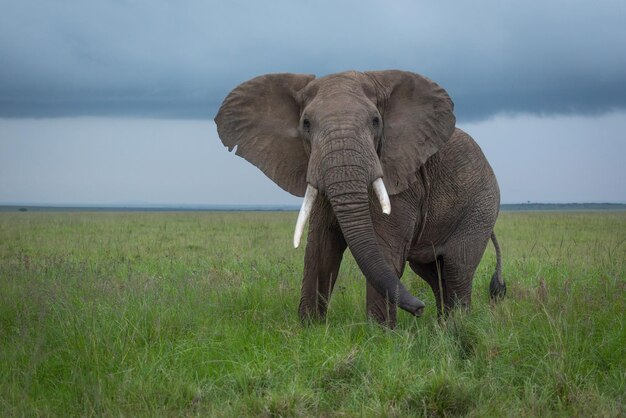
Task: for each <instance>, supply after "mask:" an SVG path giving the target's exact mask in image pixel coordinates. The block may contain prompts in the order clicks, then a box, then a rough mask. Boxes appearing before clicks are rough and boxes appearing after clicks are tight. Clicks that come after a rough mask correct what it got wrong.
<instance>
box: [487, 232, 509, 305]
mask: <svg viewBox="0 0 626 418" xmlns="http://www.w3.org/2000/svg"><path fill="white" fill-rule="evenodd" d="M491 241H492V242H493V246H494V247H495V249H496V271H495V273H493V276H492V277H491V283H490V284H489V296H491V299H492V300H498V299H501V298H503V297H504V295H506V283H504V279H503V278H502V252H501V251H500V245H498V239H497V238H496V233H495V232H492V233H491Z"/></svg>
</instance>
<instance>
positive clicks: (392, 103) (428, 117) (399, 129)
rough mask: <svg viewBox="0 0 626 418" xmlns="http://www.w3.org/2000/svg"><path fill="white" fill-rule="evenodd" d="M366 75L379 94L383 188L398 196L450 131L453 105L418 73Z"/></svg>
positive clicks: (370, 73)
mask: <svg viewBox="0 0 626 418" xmlns="http://www.w3.org/2000/svg"><path fill="white" fill-rule="evenodd" d="M366 74H367V75H368V76H370V77H372V78H373V79H374V81H375V84H376V85H377V87H378V89H377V90H378V91H379V93H378V94H377V96H378V107H379V110H380V112H381V115H382V117H383V138H384V140H383V141H384V142H383V147H382V153H381V163H382V166H383V174H384V180H385V185H386V186H387V190H388V191H389V194H398V193H400V192H402V191H404V190H406V189H407V188H408V187H409V185H410V184H411V183H413V182H414V181H416V179H417V172H418V170H419V168H420V167H421V166H422V165H423V164H424V163H425V162H426V160H427V159H428V158H429V157H430V156H431V155H433V154H434V153H436V152H437V150H439V148H441V146H442V145H443V144H445V143H446V141H447V140H448V139H449V138H450V136H451V135H452V133H453V132H454V124H455V121H456V119H455V117H454V114H453V113H452V110H453V107H454V105H453V103H452V100H450V97H449V96H448V93H446V91H445V90H444V89H443V88H441V87H440V86H439V85H437V84H436V83H435V82H433V81H431V80H429V79H427V78H426V77H422V76H420V75H418V74H415V73H411V72H406V71H397V70H389V71H372V72H367V73H366Z"/></svg>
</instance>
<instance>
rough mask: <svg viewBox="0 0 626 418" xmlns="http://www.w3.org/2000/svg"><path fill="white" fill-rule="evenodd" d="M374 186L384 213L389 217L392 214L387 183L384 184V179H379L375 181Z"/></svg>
mask: <svg viewBox="0 0 626 418" xmlns="http://www.w3.org/2000/svg"><path fill="white" fill-rule="evenodd" d="M372 186H374V192H376V196H377V197H378V201H379V202H380V207H381V208H382V209H383V213H384V214H385V215H389V214H390V213H391V202H389V195H388V194H387V189H385V183H383V179H382V177H378V178H377V179H376V180H374V183H372Z"/></svg>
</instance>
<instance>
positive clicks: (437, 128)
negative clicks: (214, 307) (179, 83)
mask: <svg viewBox="0 0 626 418" xmlns="http://www.w3.org/2000/svg"><path fill="white" fill-rule="evenodd" d="M452 110H453V105H452V101H451V100H450V98H449V97H448V94H447V93H446V92H445V90H443V89H442V88H441V87H439V86H438V85H437V84H436V83H434V82H432V81H430V80H429V79H427V78H425V77H422V76H420V75H417V74H414V73H409V72H402V71H395V70H390V71H376V72H366V73H359V72H346V73H339V74H333V75H329V76H326V77H323V78H319V79H315V78H314V76H311V75H299V74H269V75H265V76H261V77H257V78H254V79H252V80H250V81H247V82H245V83H243V84H241V85H239V86H238V87H237V88H235V89H234V90H233V91H232V92H231V93H230V94H229V95H228V97H227V98H226V99H225V100H224V103H223V104H222V106H221V108H220V110H219V112H218V114H217V116H216V118H215V121H216V123H217V128H218V133H219V136H220V138H221V140H222V142H223V143H224V145H226V146H227V147H228V148H229V150H231V151H232V149H233V148H234V147H235V146H236V147H237V151H236V153H237V155H240V156H242V157H243V158H245V159H247V160H248V161H250V162H251V163H252V164H255V165H256V166H257V167H259V168H260V169H261V170H262V171H263V172H264V173H265V174H266V175H268V176H269V177H270V178H271V179H272V180H274V181H275V182H276V183H277V184H278V185H279V186H281V187H282V188H283V189H285V190H287V191H288V192H290V193H292V194H295V195H298V196H303V195H304V192H305V189H306V187H307V183H308V184H309V185H311V186H313V187H315V188H316V189H318V190H319V194H318V197H317V199H316V201H315V204H314V207H313V211H312V214H311V218H310V221H309V234H308V239H307V246H306V254H305V262H304V279H303V281H302V296H301V300H300V307H299V314H300V317H301V318H302V319H303V320H306V319H311V318H323V317H324V316H325V315H326V310H327V307H328V301H329V299H330V296H331V293H332V290H333V287H334V285H335V282H336V279H337V272H338V271H339V265H340V263H341V259H342V257H343V253H344V251H345V249H346V247H350V250H351V252H352V254H353V256H354V258H355V260H356V261H357V263H358V265H359V267H360V269H361V270H362V272H363V274H364V275H365V277H366V279H367V312H368V315H369V316H370V317H372V318H374V319H375V320H376V321H378V322H380V323H383V324H386V325H388V326H391V327H393V326H395V323H396V306H400V308H402V309H404V310H405V311H407V312H409V313H411V314H413V315H416V316H420V315H421V314H422V312H423V309H424V303H423V302H422V301H420V300H419V299H417V298H416V297H415V296H413V295H411V294H410V293H409V292H408V291H407V290H406V288H405V287H404V286H403V285H402V284H401V283H400V280H399V278H400V277H401V276H402V273H403V271H404V267H405V264H406V261H408V262H409V265H410V266H411V268H412V269H413V270H414V271H415V272H416V273H417V274H418V275H419V276H420V277H422V278H423V279H424V280H426V282H428V284H429V285H430V286H431V288H432V290H433V292H434V294H435V299H436V301H437V311H438V312H439V313H440V314H445V313H447V312H448V311H449V310H450V309H452V308H454V307H456V306H464V307H469V305H470V298H471V289H472V280H473V276H474V272H475V270H476V267H477V265H478V263H479V261H480V259H481V257H482V254H483V252H484V251H485V248H486V245H487V242H488V241H489V238H490V237H492V239H493V242H494V245H495V246H496V251H497V268H496V273H495V274H494V276H493V278H492V281H491V288H490V291H491V295H492V297H494V298H495V297H497V296H501V295H503V294H504V291H505V285H504V282H503V280H502V276H501V268H500V265H501V263H500V251H499V248H498V245H497V241H496V239H495V235H494V234H493V227H494V224H495V222H496V218H497V216H498V209H499V203H500V196H499V189H498V184H497V182H496V178H495V176H494V174H493V171H492V169H491V167H490V166H489V163H488V162H487V160H486V159H485V157H484V155H483V153H482V152H481V150H480V148H479V147H478V145H477V144H476V143H475V142H474V141H473V139H472V138H471V137H470V136H469V135H467V134H466V133H465V132H463V131H461V130H460V129H456V128H455V117H454V115H453V112H452ZM379 177H382V178H383V181H384V183H385V186H386V188H387V191H388V192H389V195H390V201H391V214H390V215H385V214H383V213H382V211H381V206H380V204H379V202H378V199H377V198H376V197H375V195H374V194H373V192H372V182H373V181H374V180H376V179H377V178H379Z"/></svg>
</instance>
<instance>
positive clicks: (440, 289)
mask: <svg viewBox="0 0 626 418" xmlns="http://www.w3.org/2000/svg"><path fill="white" fill-rule="evenodd" d="M409 265H410V266H411V270H413V271H414V272H415V274H417V275H418V276H420V277H421V278H422V279H424V281H425V282H426V283H428V285H429V286H430V288H431V289H432V291H433V295H434V297H435V305H436V307H437V315H438V316H439V317H441V316H442V315H443V313H444V311H443V306H445V300H446V287H445V283H444V281H443V258H442V257H438V258H437V260H436V261H433V262H432V263H417V262H412V261H411V262H409Z"/></svg>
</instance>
